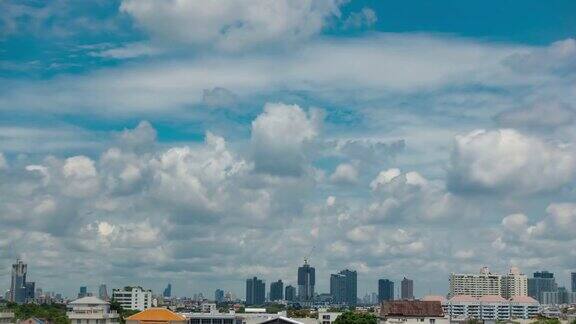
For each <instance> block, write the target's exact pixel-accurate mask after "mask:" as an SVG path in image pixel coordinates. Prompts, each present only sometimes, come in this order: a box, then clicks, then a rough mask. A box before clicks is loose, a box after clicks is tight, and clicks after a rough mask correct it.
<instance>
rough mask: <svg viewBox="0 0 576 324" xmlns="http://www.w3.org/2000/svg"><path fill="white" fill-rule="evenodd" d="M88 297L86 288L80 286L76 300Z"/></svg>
mask: <svg viewBox="0 0 576 324" xmlns="http://www.w3.org/2000/svg"><path fill="white" fill-rule="evenodd" d="M86 296H88V287H86V286H81V287H80V291H79V292H78V298H83V297H86Z"/></svg>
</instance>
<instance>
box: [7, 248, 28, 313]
mask: <svg viewBox="0 0 576 324" xmlns="http://www.w3.org/2000/svg"><path fill="white" fill-rule="evenodd" d="M27 272H28V265H26V263H24V262H22V260H19V259H18V260H16V263H14V264H13V265H12V278H11V282H10V293H9V299H10V301H11V302H14V303H17V304H23V303H25V302H26V273H27Z"/></svg>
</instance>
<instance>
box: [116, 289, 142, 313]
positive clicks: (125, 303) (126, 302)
mask: <svg viewBox="0 0 576 324" xmlns="http://www.w3.org/2000/svg"><path fill="white" fill-rule="evenodd" d="M112 298H113V299H114V300H116V301H118V303H120V306H122V308H124V309H130V310H140V311H142V310H145V309H148V308H150V307H152V291H151V290H145V289H143V288H142V287H130V286H128V287H124V288H122V289H113V290H112Z"/></svg>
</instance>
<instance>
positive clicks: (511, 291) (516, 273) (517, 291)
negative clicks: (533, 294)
mask: <svg viewBox="0 0 576 324" xmlns="http://www.w3.org/2000/svg"><path fill="white" fill-rule="evenodd" d="M501 295H502V297H504V298H506V299H510V298H513V297H516V296H528V276H526V275H525V274H523V273H520V270H519V269H518V268H517V267H512V268H510V272H508V274H506V275H503V276H502V293H501Z"/></svg>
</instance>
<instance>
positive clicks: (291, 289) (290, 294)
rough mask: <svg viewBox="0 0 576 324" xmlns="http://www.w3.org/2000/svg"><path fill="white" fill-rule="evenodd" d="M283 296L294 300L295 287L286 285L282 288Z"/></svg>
mask: <svg viewBox="0 0 576 324" xmlns="http://www.w3.org/2000/svg"><path fill="white" fill-rule="evenodd" d="M284 298H285V299H286V300H287V301H294V300H295V299H296V287H294V286H292V285H288V286H286V289H284Z"/></svg>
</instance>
